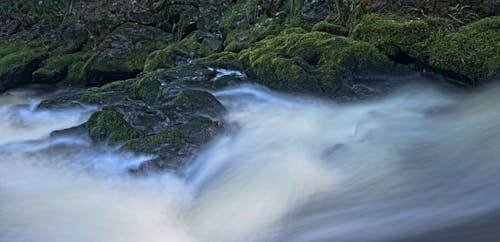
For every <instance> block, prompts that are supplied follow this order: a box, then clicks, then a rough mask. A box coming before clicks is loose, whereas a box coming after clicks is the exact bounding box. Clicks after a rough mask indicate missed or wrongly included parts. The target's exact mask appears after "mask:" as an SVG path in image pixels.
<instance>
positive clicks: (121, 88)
mask: <svg viewBox="0 0 500 242" xmlns="http://www.w3.org/2000/svg"><path fill="white" fill-rule="evenodd" d="M133 82H134V79H129V80H122V81H115V82H112V83H108V84H106V85H104V86H102V87H92V88H88V89H86V90H84V91H82V92H79V93H78V100H79V101H81V102H83V103H86V104H93V105H107V104H112V103H116V102H119V101H123V100H126V99H129V98H131V97H133V93H132V91H131V89H132V85H133Z"/></svg>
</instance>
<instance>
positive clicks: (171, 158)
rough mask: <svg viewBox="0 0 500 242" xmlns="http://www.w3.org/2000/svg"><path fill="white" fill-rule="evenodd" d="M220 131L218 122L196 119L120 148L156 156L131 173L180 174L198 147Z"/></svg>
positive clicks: (221, 126) (201, 118) (203, 118)
mask: <svg viewBox="0 0 500 242" xmlns="http://www.w3.org/2000/svg"><path fill="white" fill-rule="evenodd" d="M222 128H223V125H222V123H221V122H217V121H214V120H212V119H209V118H205V117H199V116H198V117H193V118H191V119H190V120H189V121H187V122H185V123H182V124H179V125H175V126H172V127H170V128H168V129H167V130H166V131H164V132H161V133H158V134H155V135H150V136H145V137H141V138H138V139H133V140H130V141H128V142H126V143H125V144H124V146H123V147H124V149H127V150H132V151H135V152H137V153H143V154H158V157H156V158H154V159H152V160H149V161H146V162H144V163H142V164H141V165H140V166H139V167H138V168H137V169H134V170H133V172H136V173H141V172H148V171H158V170H174V171H175V170H176V171H179V170H180V169H181V168H183V167H185V165H186V164H188V163H189V162H190V161H192V160H194V158H195V156H196V154H197V152H198V151H199V150H200V148H201V147H202V146H203V145H204V144H206V143H207V142H208V141H209V140H210V139H211V138H213V137H214V136H215V135H217V134H218V133H219V132H220V131H221V130H222Z"/></svg>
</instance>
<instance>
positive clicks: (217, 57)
mask: <svg viewBox="0 0 500 242" xmlns="http://www.w3.org/2000/svg"><path fill="white" fill-rule="evenodd" d="M193 63H194V64H197V65H202V66H205V67H211V68H221V69H227V70H243V66H242V65H241V62H240V60H239V59H238V54H236V53H233V52H227V51H224V52H219V53H215V54H212V55H210V56H208V57H205V58H200V59H196V60H195V61H194V62H193Z"/></svg>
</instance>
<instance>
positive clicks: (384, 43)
mask: <svg viewBox="0 0 500 242" xmlns="http://www.w3.org/2000/svg"><path fill="white" fill-rule="evenodd" d="M451 30H452V24H451V22H450V21H448V20H446V19H443V18H437V17H426V18H422V19H411V18H408V17H401V16H396V15H380V14H368V15H365V16H364V17H363V18H362V19H361V21H360V22H359V24H358V25H356V26H355V27H354V29H353V31H352V35H351V37H352V38H354V39H356V40H360V41H366V42H369V43H372V44H374V45H375V46H377V47H378V48H379V49H380V50H381V51H383V52H384V53H385V54H386V55H388V56H389V57H390V58H392V59H393V60H396V61H397V62H400V63H405V64H406V63H410V62H420V63H426V61H427V59H428V55H429V53H428V51H427V46H428V45H429V44H430V41H432V39H434V38H436V36H438V35H443V34H446V33H448V32H450V31H451Z"/></svg>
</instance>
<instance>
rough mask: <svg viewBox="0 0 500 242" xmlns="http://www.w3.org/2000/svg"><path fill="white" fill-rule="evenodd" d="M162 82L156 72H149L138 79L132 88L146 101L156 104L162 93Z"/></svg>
mask: <svg viewBox="0 0 500 242" xmlns="http://www.w3.org/2000/svg"><path fill="white" fill-rule="evenodd" d="M161 86H162V83H161V82H160V81H159V80H158V78H157V76H156V72H153V73H148V74H146V75H145V76H144V77H141V78H139V79H138V80H136V81H135V82H134V83H133V84H132V86H131V88H132V90H133V91H134V92H135V94H136V95H137V96H138V97H139V98H140V99H141V100H143V101H144V102H146V103H148V104H154V103H155V102H156V101H157V100H158V97H159V96H160V93H161Z"/></svg>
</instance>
